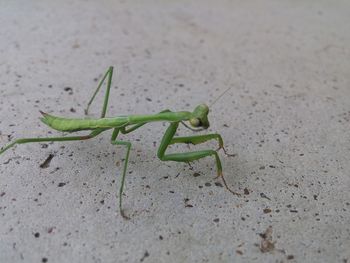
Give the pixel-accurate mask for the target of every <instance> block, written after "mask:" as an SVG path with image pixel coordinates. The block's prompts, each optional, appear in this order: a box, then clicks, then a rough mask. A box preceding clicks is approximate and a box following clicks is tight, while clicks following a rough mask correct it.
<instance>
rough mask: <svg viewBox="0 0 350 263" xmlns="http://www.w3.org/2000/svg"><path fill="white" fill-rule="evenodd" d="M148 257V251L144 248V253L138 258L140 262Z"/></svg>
mask: <svg viewBox="0 0 350 263" xmlns="http://www.w3.org/2000/svg"><path fill="white" fill-rule="evenodd" d="M147 257H149V253H148V251H147V250H146V252H145V254H143V257H142V258H141V259H140V262H143V261H144V260H145V258H147Z"/></svg>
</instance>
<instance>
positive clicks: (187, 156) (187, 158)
mask: <svg viewBox="0 0 350 263" xmlns="http://www.w3.org/2000/svg"><path fill="white" fill-rule="evenodd" d="M178 126H179V123H178V122H173V123H171V124H170V126H169V127H168V129H167V130H166V132H165V134H164V136H163V138H162V141H161V143H160V146H159V149H158V153H157V155H158V158H159V159H160V160H162V161H175V162H192V161H195V160H198V159H201V158H204V157H207V156H214V157H215V161H216V168H217V175H218V177H221V178H222V180H223V182H224V185H225V187H226V188H227V190H229V191H230V192H231V193H232V194H235V195H240V194H239V193H236V192H234V191H232V190H231V189H230V188H229V187H228V185H227V183H226V181H225V178H224V176H223V174H222V165H221V160H220V157H219V155H218V153H217V152H216V151H214V150H210V149H208V150H200V151H194V152H185V153H170V154H166V153H165V151H166V150H167V148H168V146H169V145H171V144H175V143H193V144H199V143H203V142H206V141H208V140H212V139H218V140H219V145H220V147H221V146H222V139H221V136H220V135H218V134H207V135H199V136H189V137H174V135H175V133H176V130H177V128H178ZM220 139H221V140H220ZM219 149H220V148H219Z"/></svg>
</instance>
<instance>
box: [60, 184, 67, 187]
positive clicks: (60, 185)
mask: <svg viewBox="0 0 350 263" xmlns="http://www.w3.org/2000/svg"><path fill="white" fill-rule="evenodd" d="M65 185H66V183H59V184H58V187H62V186H65Z"/></svg>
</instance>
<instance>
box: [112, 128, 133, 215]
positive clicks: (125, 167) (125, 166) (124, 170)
mask: <svg viewBox="0 0 350 263" xmlns="http://www.w3.org/2000/svg"><path fill="white" fill-rule="evenodd" d="M119 131H120V128H115V129H114V131H113V134H112V138H111V143H112V144H113V145H124V146H126V148H127V150H126V155H125V161H124V167H123V174H122V179H121V182H120V187H119V211H120V214H121V215H122V217H123V218H124V219H130V218H129V217H128V216H126V215H125V213H124V211H123V209H122V202H123V199H122V198H123V191H124V184H125V176H126V170H127V168H128V162H129V155H130V150H131V143H130V142H125V141H119V140H117V136H118V133H119Z"/></svg>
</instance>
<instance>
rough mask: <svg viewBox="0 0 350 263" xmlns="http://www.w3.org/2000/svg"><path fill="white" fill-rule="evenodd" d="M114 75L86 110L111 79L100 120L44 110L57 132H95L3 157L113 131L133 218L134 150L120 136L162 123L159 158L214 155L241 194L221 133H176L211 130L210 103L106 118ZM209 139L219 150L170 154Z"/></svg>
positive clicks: (46, 120) (186, 159) (185, 159)
mask: <svg viewBox="0 0 350 263" xmlns="http://www.w3.org/2000/svg"><path fill="white" fill-rule="evenodd" d="M112 76H113V67H109V69H108V70H107V72H106V73H105V75H104V76H103V78H102V79H101V80H100V82H99V84H98V86H97V88H96V90H95V92H94V93H93V95H92V97H91V99H90V101H89V102H88V105H87V107H86V109H85V114H86V115H87V114H88V111H89V107H90V105H91V104H92V102H93V101H94V99H95V97H96V95H97V93H98V92H99V90H100V89H101V87H102V85H103V83H104V82H105V81H106V79H107V88H106V93H105V97H104V103H103V107H102V113H101V117H100V118H98V119H92V118H85V119H77V118H75V119H73V118H62V117H56V116H53V115H50V114H48V113H45V112H42V111H40V112H41V114H42V116H43V117H42V118H41V121H42V122H43V123H45V124H46V125H48V126H49V127H51V128H53V129H55V130H57V131H62V132H70V133H72V132H79V131H85V130H89V131H91V132H90V133H89V134H88V135H83V136H63V137H45V138H22V139H17V140H15V141H13V142H12V143H10V144H8V145H7V146H5V147H3V148H2V149H1V150H0V155H1V154H3V153H4V152H5V151H7V150H8V149H10V148H11V147H13V146H15V145H17V144H23V143H31V142H56V141H81V140H88V139H91V138H94V137H96V136H97V135H99V134H100V133H102V132H105V131H107V130H110V129H113V133H112V138H111V143H112V144H113V145H124V146H126V149H127V151H126V155H125V161H124V166H123V173H122V177H121V183H120V188H119V211H120V214H121V215H122V217H124V218H125V219H128V218H129V217H128V216H126V215H125V213H124V210H123V209H122V197H123V190H124V184H125V176H126V171H127V166H128V161H129V154H130V149H131V146H132V145H131V143H130V142H128V141H121V140H117V137H118V135H119V133H122V134H127V133H130V132H132V131H135V130H136V129H138V128H140V127H142V126H143V125H145V124H147V123H151V122H159V121H161V122H169V127H168V128H167V130H166V131H165V134H164V136H163V138H162V140H161V143H160V146H159V148H158V152H157V156H158V158H159V159H160V160H161V161H175V162H186V163H190V162H192V161H195V160H198V159H201V158H204V157H208V156H213V157H214V158H215V161H216V168H217V177H220V178H221V179H222V181H223V183H224V185H225V187H226V189H227V190H228V191H230V192H231V193H232V194H235V195H240V194H239V193H236V192H234V191H232V190H231V189H230V188H229V187H228V185H227V183H226V181H225V178H224V176H223V173H222V165H221V161H220V158H219V155H218V153H217V152H218V150H220V149H223V151H224V153H225V154H226V155H228V156H230V154H228V153H227V152H226V150H225V148H224V143H223V139H222V137H221V135H220V134H217V133H213V134H206V135H195V136H187V137H175V133H176V131H177V129H178V127H179V124H180V123H181V124H183V125H184V126H185V127H186V128H188V129H191V130H192V131H202V130H205V129H207V128H208V127H209V121H208V113H209V107H208V106H207V105H206V104H200V105H198V106H197V107H195V109H194V110H193V112H189V111H177V112H173V111H170V110H168V109H167V110H163V111H161V112H159V113H157V114H148V115H146V114H140V115H128V116H117V117H106V111H107V105H108V99H109V94H110V89H111V83H112ZM226 91H227V90H226ZM226 91H225V92H226ZM225 92H224V93H225ZM222 95H223V94H221V96H222ZM221 96H220V97H221ZM220 97H219V98H220ZM219 98H217V99H219ZM185 122H188V123H189V124H186V123H185ZM209 140H217V141H218V144H219V147H218V148H217V149H216V150H212V149H207V150H200V151H192V152H184V153H170V154H168V153H166V151H167V149H168V147H169V145H172V144H178V143H184V144H200V143H204V142H207V141H209Z"/></svg>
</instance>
